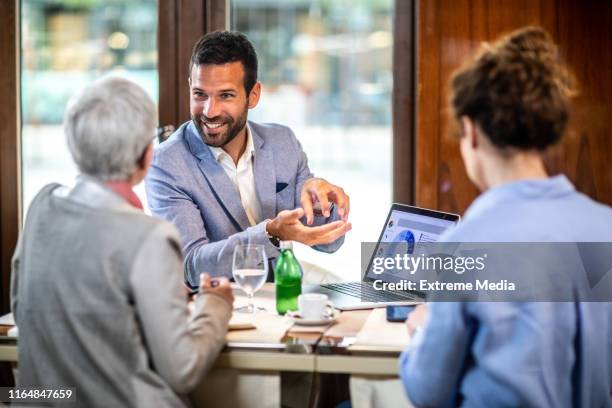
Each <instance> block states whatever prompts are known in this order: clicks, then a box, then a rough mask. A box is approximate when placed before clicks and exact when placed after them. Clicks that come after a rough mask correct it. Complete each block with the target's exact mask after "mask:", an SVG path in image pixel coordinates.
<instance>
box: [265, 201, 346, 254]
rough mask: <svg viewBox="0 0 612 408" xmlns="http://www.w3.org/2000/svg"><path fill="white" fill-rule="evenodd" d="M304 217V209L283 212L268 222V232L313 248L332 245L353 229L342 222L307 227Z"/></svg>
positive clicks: (284, 239)
mask: <svg viewBox="0 0 612 408" xmlns="http://www.w3.org/2000/svg"><path fill="white" fill-rule="evenodd" d="M303 216H304V210H303V209H302V208H296V209H295V210H291V211H289V210H285V211H281V212H279V213H278V215H277V216H276V218H274V219H272V220H270V221H268V223H267V224H266V230H267V232H268V233H269V234H271V235H274V236H277V237H279V238H280V239H281V240H283V241H297V242H301V243H302V244H305V245H309V246H313V245H325V244H330V243H332V242H334V241H335V240H337V239H338V238H340V237H341V236H343V235H344V234H346V233H347V232H348V231H350V230H351V228H352V225H351V224H350V223H348V222H346V221H340V220H339V221H334V222H330V223H329V224H325V225H321V226H320V227H307V226H305V225H304V224H302V223H301V222H300V218H302V217H303Z"/></svg>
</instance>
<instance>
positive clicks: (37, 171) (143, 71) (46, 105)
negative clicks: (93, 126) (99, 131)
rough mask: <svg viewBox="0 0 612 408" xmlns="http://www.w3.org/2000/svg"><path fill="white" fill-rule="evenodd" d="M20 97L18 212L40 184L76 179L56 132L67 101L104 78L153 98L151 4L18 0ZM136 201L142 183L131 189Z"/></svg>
mask: <svg viewBox="0 0 612 408" xmlns="http://www.w3.org/2000/svg"><path fill="white" fill-rule="evenodd" d="M21 18H22V21H21V27H22V33H21V41H22V43H21V48H22V61H21V67H22V68H21V98H22V107H21V109H22V126H23V128H22V133H21V135H22V139H21V147H22V163H23V171H22V174H23V178H22V180H23V186H22V187H23V188H22V190H23V207H24V214H25V213H26V211H27V208H28V206H29V203H30V202H31V201H32V198H33V197H34V196H35V195H36V193H37V192H38V191H39V190H40V188H41V187H43V186H44V185H45V184H47V183H50V182H59V183H62V184H68V185H69V184H72V183H73V182H74V179H75V176H76V174H77V169H76V166H75V165H74V164H73V162H72V159H71V157H70V153H69V152H68V148H67V147H66V142H65V138H64V134H63V130H62V119H63V116H64V108H65V106H66V102H67V101H68V99H69V98H70V96H71V95H72V94H73V93H74V92H76V91H77V90H79V89H81V88H82V87H83V86H85V85H86V84H87V83H89V82H91V81H93V80H95V79H97V78H99V77H101V76H103V75H107V74H112V75H118V76H122V77H126V78H129V79H131V80H133V81H135V82H137V83H138V84H140V85H141V86H142V87H143V88H144V89H145V90H147V91H148V92H149V93H150V95H151V97H152V98H153V99H154V100H155V101H157V99H158V95H157V93H158V79H157V1H156V0H114V1H105V0H23V1H22V2H21ZM136 191H137V194H138V195H139V196H140V197H141V198H144V186H143V185H142V183H141V185H140V186H138V187H137V189H136Z"/></svg>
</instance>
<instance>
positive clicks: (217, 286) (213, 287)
mask: <svg viewBox="0 0 612 408" xmlns="http://www.w3.org/2000/svg"><path fill="white" fill-rule="evenodd" d="M200 293H214V294H216V295H219V296H221V297H222V298H223V299H225V300H227V301H228V302H229V304H230V305H233V304H234V292H233V291H232V287H231V285H230V283H229V280H227V278H215V279H211V278H210V276H209V275H208V274H207V273H201V274H200Z"/></svg>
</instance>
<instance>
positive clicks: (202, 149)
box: [187, 123, 251, 230]
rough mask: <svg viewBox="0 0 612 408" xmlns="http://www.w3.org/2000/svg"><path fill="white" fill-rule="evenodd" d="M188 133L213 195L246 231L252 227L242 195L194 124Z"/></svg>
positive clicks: (234, 221) (190, 125)
mask: <svg viewBox="0 0 612 408" xmlns="http://www.w3.org/2000/svg"><path fill="white" fill-rule="evenodd" d="M187 132H188V137H187V140H188V143H189V148H190V150H191V152H192V153H193V154H194V155H195V156H196V157H197V158H198V159H200V161H199V163H198V166H199V167H200V170H201V171H202V174H203V175H204V178H205V180H206V182H207V183H208V185H209V186H210V189H211V190H212V192H213V194H214V195H215V197H216V198H217V201H219V203H220V204H221V206H222V207H223V208H224V209H225V210H226V212H227V213H228V215H229V216H230V217H231V218H232V221H233V223H234V225H235V226H236V227H237V229H239V230H245V229H247V228H248V227H250V226H251V224H250V223H249V219H248V218H247V215H246V212H245V211H244V208H243V207H242V202H241V201H240V195H239V194H238V192H237V191H236V188H235V187H234V185H233V184H232V181H231V180H230V178H229V177H228V176H227V174H226V173H225V171H224V170H223V167H221V165H220V164H219V163H218V162H217V161H216V160H215V157H214V156H213V154H212V152H211V151H210V149H209V148H208V146H206V144H204V142H203V141H202V139H201V137H200V135H199V134H198V133H197V130H196V129H195V127H194V126H193V123H190V124H189V129H187Z"/></svg>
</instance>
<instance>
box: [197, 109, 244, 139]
mask: <svg viewBox="0 0 612 408" xmlns="http://www.w3.org/2000/svg"><path fill="white" fill-rule="evenodd" d="M247 114H248V108H245V109H244V112H242V114H241V115H240V116H239V117H238V119H237V120H235V121H234V119H233V118H232V117H231V116H228V115H220V116H216V117H214V118H208V117H206V116H205V115H202V114H200V115H192V116H191V120H192V122H193V124H194V125H195V127H196V129H198V133H199V134H200V137H202V140H203V141H204V143H206V144H207V145H208V146H212V147H223V146H225V145H226V144H228V143H229V142H231V141H232V140H234V139H235V138H236V136H238V134H239V133H240V131H242V129H244V127H245V125H246V122H247ZM204 122H212V123H221V124H225V125H226V127H227V129H226V130H225V132H224V133H218V134H214V135H207V134H206V130H207V128H205V125H204Z"/></svg>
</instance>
